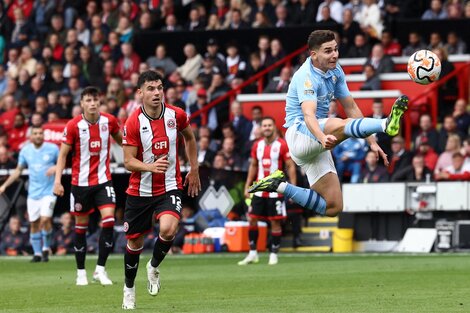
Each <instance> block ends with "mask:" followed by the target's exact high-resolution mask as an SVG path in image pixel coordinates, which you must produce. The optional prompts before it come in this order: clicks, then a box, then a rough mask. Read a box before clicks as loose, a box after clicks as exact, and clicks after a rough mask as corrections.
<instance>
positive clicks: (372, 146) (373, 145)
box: [370, 142, 390, 166]
mask: <svg viewBox="0 0 470 313" xmlns="http://www.w3.org/2000/svg"><path fill="white" fill-rule="evenodd" d="M370 150H371V151H372V152H374V154H375V157H376V158H377V160H378V159H379V157H381V158H382V159H383V160H384V164H385V166H388V165H389V164H390V163H389V162H388V157H387V154H386V153H385V152H384V151H383V150H382V148H380V146H379V144H378V143H376V142H374V143H371V144H370Z"/></svg>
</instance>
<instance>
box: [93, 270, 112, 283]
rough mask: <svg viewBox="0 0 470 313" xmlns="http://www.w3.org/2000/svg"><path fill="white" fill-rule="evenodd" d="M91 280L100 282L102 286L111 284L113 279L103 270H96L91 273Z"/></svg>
mask: <svg viewBox="0 0 470 313" xmlns="http://www.w3.org/2000/svg"><path fill="white" fill-rule="evenodd" d="M93 281H94V282H100V284H101V285H103V286H110V285H112V284H113V281H112V280H111V279H109V277H108V273H106V271H105V270H101V271H100V270H98V271H95V272H94V273H93Z"/></svg>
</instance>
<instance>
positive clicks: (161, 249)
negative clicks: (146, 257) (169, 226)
mask: <svg viewBox="0 0 470 313" xmlns="http://www.w3.org/2000/svg"><path fill="white" fill-rule="evenodd" d="M173 239H174V238H173ZM173 239H171V240H165V239H162V237H160V236H158V239H157V241H156V242H155V246H153V256H152V260H151V261H150V264H152V266H153V267H158V266H159V265H160V263H162V261H163V259H164V258H165V256H166V254H167V253H168V251H169V250H170V248H171V245H172V244H173Z"/></svg>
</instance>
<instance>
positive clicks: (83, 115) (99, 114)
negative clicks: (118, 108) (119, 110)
mask: <svg viewBox="0 0 470 313" xmlns="http://www.w3.org/2000/svg"><path fill="white" fill-rule="evenodd" d="M82 118H83V119H84V120H85V122H87V123H88V124H90V125H95V124H98V123H99V121H100V118H101V113H98V118H97V119H96V122H94V123H92V122H91V121H90V120H88V119H87V118H86V117H85V113H82Z"/></svg>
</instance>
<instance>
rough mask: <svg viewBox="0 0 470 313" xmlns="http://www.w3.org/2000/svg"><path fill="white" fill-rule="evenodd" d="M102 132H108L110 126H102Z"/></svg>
mask: <svg viewBox="0 0 470 313" xmlns="http://www.w3.org/2000/svg"><path fill="white" fill-rule="evenodd" d="M101 131H102V132H105V131H108V125H106V124H103V125H101Z"/></svg>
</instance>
